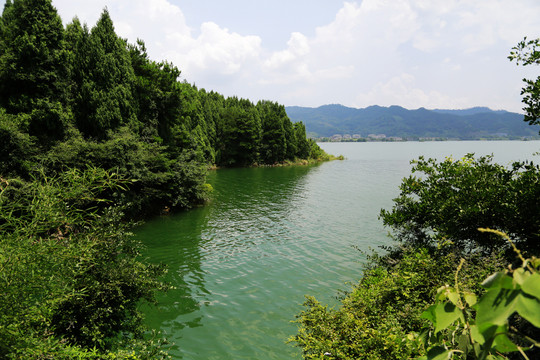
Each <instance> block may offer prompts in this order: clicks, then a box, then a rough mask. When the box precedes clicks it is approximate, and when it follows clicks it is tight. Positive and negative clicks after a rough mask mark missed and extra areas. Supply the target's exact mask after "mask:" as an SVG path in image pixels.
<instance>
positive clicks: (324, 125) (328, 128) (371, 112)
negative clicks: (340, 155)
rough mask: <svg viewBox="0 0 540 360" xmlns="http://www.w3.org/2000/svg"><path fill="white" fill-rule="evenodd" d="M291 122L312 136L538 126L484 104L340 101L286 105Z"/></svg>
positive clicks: (487, 134) (525, 131)
mask: <svg viewBox="0 0 540 360" xmlns="http://www.w3.org/2000/svg"><path fill="white" fill-rule="evenodd" d="M286 111H287V114H288V115H289V118H290V119H291V120H292V121H293V122H297V121H302V122H303V123H304V124H305V125H306V131H307V132H308V134H309V135H310V136H312V137H315V138H321V137H331V136H333V135H342V136H343V135H351V136H354V135H357V136H356V137H358V135H360V136H361V137H363V138H366V137H368V135H370V134H374V135H384V136H386V137H401V138H413V139H414V138H447V139H462V140H467V139H489V138H492V139H494V138H510V139H514V138H540V136H539V132H540V126H530V125H528V124H527V123H526V122H524V121H523V115H521V114H517V113H512V112H508V111H504V110H497V111H494V110H491V109H489V108H487V107H474V108H471V109H465V110H442V109H435V110H427V109H424V108H420V109H416V110H407V109H405V108H403V107H400V106H390V107H381V106H369V107H367V108H364V109H356V108H350V107H346V106H343V105H336V104H334V105H324V106H321V107H318V108H309V107H299V106H289V107H286Z"/></svg>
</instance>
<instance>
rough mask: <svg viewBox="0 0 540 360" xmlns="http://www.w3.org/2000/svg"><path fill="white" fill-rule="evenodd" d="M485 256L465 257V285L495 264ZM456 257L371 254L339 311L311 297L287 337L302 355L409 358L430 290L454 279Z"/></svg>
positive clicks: (417, 351)
mask: <svg viewBox="0 0 540 360" xmlns="http://www.w3.org/2000/svg"><path fill="white" fill-rule="evenodd" d="M485 260H486V259H484V258H481V257H478V256H471V257H470V266H469V267H468V268H467V269H466V271H464V274H462V277H463V282H464V284H466V285H464V286H466V287H467V288H469V289H477V284H478V283H479V281H480V280H481V279H482V278H483V277H485V276H486V275H487V274H489V273H490V272H491V271H493V270H495V269H496V268H497V266H498V261H497V260H496V258H492V259H490V260H491V265H488V266H486V264H485ZM458 261H459V260H458V259H457V258H456V257H455V255H453V254H448V255H441V254H437V253H429V252H428V251H427V250H426V249H418V250H415V249H412V248H409V249H404V250H402V251H398V252H394V253H391V254H388V255H386V256H383V257H379V256H375V257H374V258H372V259H371V265H370V266H369V268H368V269H367V270H366V271H365V272H364V275H363V277H362V280H360V282H359V284H358V285H357V286H355V287H354V288H353V290H352V291H351V292H350V293H349V294H347V295H346V297H345V298H344V299H343V300H342V305H341V307H340V308H339V309H338V310H333V309H327V308H326V307H324V306H322V305H321V304H319V303H318V302H317V301H316V300H315V299H313V298H308V300H307V301H306V302H305V303H304V306H305V307H307V310H305V311H303V312H302V313H301V314H300V315H299V316H298V318H299V320H298V322H299V323H300V324H301V327H300V329H299V331H298V334H297V335H296V336H295V337H294V339H291V340H293V341H295V342H296V343H297V345H298V346H300V347H302V349H303V352H304V358H306V359H322V358H324V356H323V355H324V353H329V354H331V356H332V357H331V358H335V359H410V358H411V357H415V356H420V355H421V354H422V349H421V344H420V343H419V342H418V341H417V337H416V335H415V333H416V332H418V331H420V330H421V329H422V327H423V325H424V324H425V321H424V320H422V319H421V318H420V315H421V314H422V312H423V311H424V309H425V308H426V307H427V306H428V304H430V302H431V299H433V296H434V294H435V289H437V288H438V287H440V286H441V285H443V284H445V283H448V282H449V281H451V280H452V279H453V269H455V267H456V266H457V262H458Z"/></svg>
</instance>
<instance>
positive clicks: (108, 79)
mask: <svg viewBox="0 0 540 360" xmlns="http://www.w3.org/2000/svg"><path fill="white" fill-rule="evenodd" d="M75 29H77V30H78V32H79V34H80V35H78V37H79V39H77V37H76V36H73V35H72V37H73V38H75V39H76V40H78V41H77V42H76V43H75V44H73V45H72V46H74V48H73V51H72V53H73V54H74V55H73V61H74V64H72V66H75V67H79V69H77V70H76V71H75V70H73V72H74V73H77V74H79V77H78V78H76V79H74V80H78V83H76V87H75V88H74V89H75V90H76V94H75V101H74V115H75V120H76V123H77V126H78V128H79V129H80V130H81V132H82V133H83V134H85V136H87V137H95V138H100V139H103V138H105V136H106V134H107V131H108V130H110V129H116V128H118V127H119V126H121V125H128V124H132V123H133V122H135V110H134V100H133V93H132V91H133V89H132V88H133V83H134V81H135V76H134V73H133V67H132V66H131V59H130V55H129V52H128V50H127V44H126V42H125V41H124V40H122V39H120V38H119V37H118V36H117V35H116V33H115V31H114V25H113V23H112V20H111V18H110V16H109V13H108V11H107V10H104V11H103V13H102V15H101V18H100V19H99V20H98V22H97V24H96V26H95V27H94V28H92V30H91V31H90V33H89V34H88V33H87V32H84V31H83V32H82V33H81V30H80V29H78V28H77V25H75ZM85 37H87V38H85Z"/></svg>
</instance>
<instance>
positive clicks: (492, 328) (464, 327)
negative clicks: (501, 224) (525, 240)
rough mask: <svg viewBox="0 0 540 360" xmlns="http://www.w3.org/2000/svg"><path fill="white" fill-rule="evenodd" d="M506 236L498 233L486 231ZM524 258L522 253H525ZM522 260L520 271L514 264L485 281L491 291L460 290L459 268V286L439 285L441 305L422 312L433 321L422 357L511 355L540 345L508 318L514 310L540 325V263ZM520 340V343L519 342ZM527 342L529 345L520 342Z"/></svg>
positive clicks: (446, 357) (535, 324)
mask: <svg viewBox="0 0 540 360" xmlns="http://www.w3.org/2000/svg"><path fill="white" fill-rule="evenodd" d="M487 232H492V233H495V234H496V235H503V237H504V238H506V239H507V240H509V238H508V237H507V236H506V235H505V234H502V233H500V232H498V231H487ZM520 257H521V255H520ZM521 259H522V261H523V262H522V264H521V266H520V267H518V268H517V269H512V268H511V267H510V268H509V269H507V270H505V271H499V272H496V273H494V274H493V275H491V276H490V277H488V278H487V279H486V280H485V281H484V282H483V283H482V285H483V287H484V288H485V289H486V292H485V293H484V294H483V295H482V296H480V297H478V296H477V295H476V294H474V293H472V292H468V291H464V290H462V289H461V288H460V285H461V281H459V279H458V276H459V272H460V268H461V265H462V264H463V262H464V261H463V262H462V264H460V267H459V268H458V270H457V272H456V278H455V286H454V287H450V286H448V285H446V286H444V287H441V288H439V290H438V291H437V296H436V303H435V304H434V305H432V306H430V307H429V308H428V309H427V310H426V311H425V312H424V314H423V315H422V316H423V317H424V318H426V319H428V320H429V321H430V322H431V323H432V324H433V325H432V326H429V327H426V331H425V332H424V335H423V336H424V338H425V347H426V350H427V355H426V356H424V357H422V359H427V360H436V359H458V358H459V359H465V358H466V359H479V360H484V359H508V357H506V356H505V355H503V354H507V353H512V352H519V353H521V355H522V356H523V358H525V359H528V357H527V355H526V354H525V350H529V349H530V346H533V345H534V346H538V345H540V342H539V339H533V338H530V337H528V336H526V335H524V334H523V333H521V332H520V331H519V329H516V327H514V326H513V324H511V322H510V321H509V319H510V318H511V317H512V315H513V314H514V313H517V314H518V315H519V317H521V318H522V319H524V320H525V321H528V322H529V323H530V324H532V326H534V327H535V328H536V331H535V334H536V335H538V329H539V328H540V273H539V271H538V270H539V269H540V261H539V260H538V259H537V258H535V257H532V258H529V259H524V258H523V257H521ZM518 342H519V343H518ZM520 343H525V344H520Z"/></svg>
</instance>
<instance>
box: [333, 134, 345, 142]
mask: <svg viewBox="0 0 540 360" xmlns="http://www.w3.org/2000/svg"><path fill="white" fill-rule="evenodd" d="M342 139H343V136H341V135H339V134H335V135H332V137H331V138H330V141H341V140H342Z"/></svg>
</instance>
